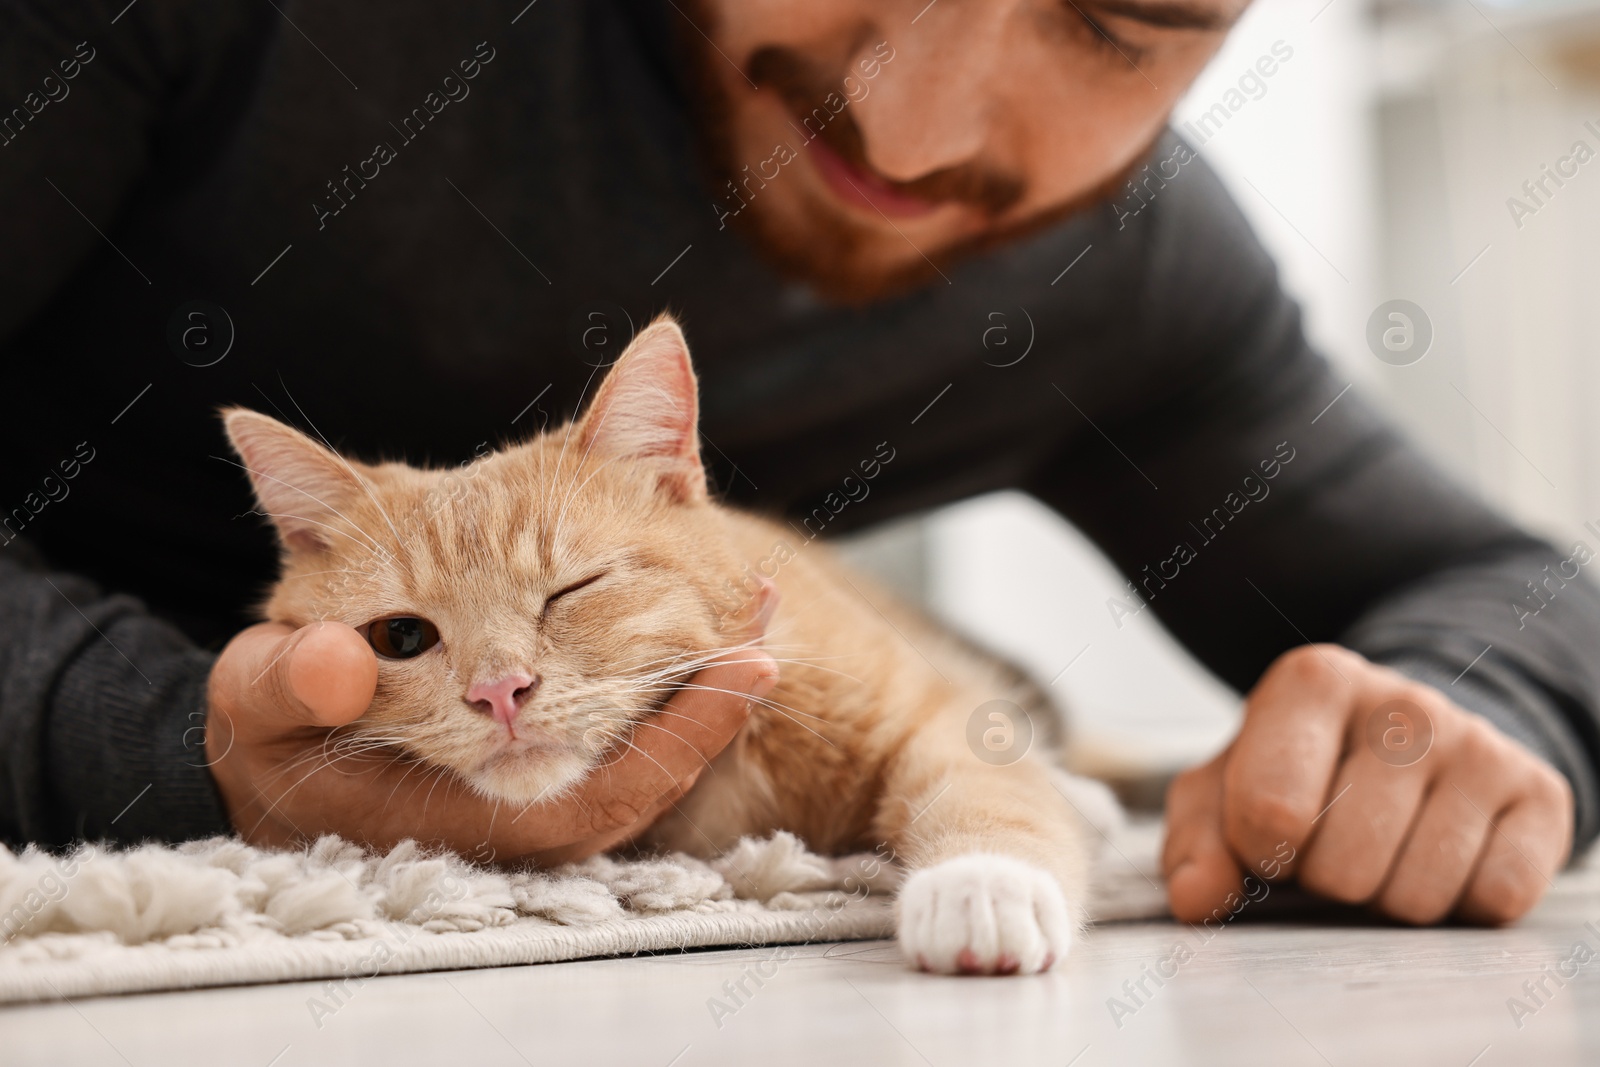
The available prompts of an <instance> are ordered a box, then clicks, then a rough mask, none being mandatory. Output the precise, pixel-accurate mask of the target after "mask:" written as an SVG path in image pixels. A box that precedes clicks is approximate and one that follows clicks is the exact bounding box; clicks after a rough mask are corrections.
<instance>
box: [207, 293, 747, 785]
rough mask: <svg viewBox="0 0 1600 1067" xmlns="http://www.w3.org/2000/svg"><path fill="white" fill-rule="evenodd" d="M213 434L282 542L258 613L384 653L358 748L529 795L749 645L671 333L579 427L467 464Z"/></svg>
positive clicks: (675, 332)
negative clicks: (399, 754) (275, 574)
mask: <svg viewBox="0 0 1600 1067" xmlns="http://www.w3.org/2000/svg"><path fill="white" fill-rule="evenodd" d="M224 419H225V422H226V426H227V432H228V436H229V437H230V438H231V439H232V441H233V445H234V447H235V449H236V450H237V451H238V453H239V455H240V457H241V459H242V460H243V465H244V466H245V468H246V469H247V470H248V471H249V472H250V479H251V482H252V483H253V485H254V487H255V491H256V497H257V499H258V501H259V503H260V507H261V511H262V512H263V513H264V514H266V515H267V516H268V517H270V518H271V520H272V522H273V523H274V525H275V526H276V527H277V531H278V535H279V540H280V542H281V544H282V548H283V571H282V575H281V577H280V580H279V581H278V583H277V585H276V586H275V587H274V589H273V591H272V594H271V596H270V598H269V600H268V601H267V604H266V607H265V615H266V616H267V618H269V619H272V620H275V621H280V622H285V623H289V624H290V625H294V626H301V625H305V624H307V623H310V622H314V621H320V620H336V621H339V622H343V623H347V624H349V625H350V626H353V627H355V628H356V630H357V631H358V632H360V633H361V634H362V635H364V636H365V637H366V638H367V640H368V641H369V642H370V643H371V645H372V647H373V649H374V651H375V652H376V653H377V654H378V663H379V670H378V689H377V696H376V698H375V699H374V700H373V702H372V706H371V708H370V710H368V712H367V713H366V714H365V715H364V716H362V718H361V720H360V721H359V722H358V723H357V724H355V730H354V736H355V737H356V738H360V739H362V741H361V742H359V743H365V744H373V745H377V744H384V745H390V746H393V747H395V748H400V749H403V750H404V751H406V752H407V753H409V754H410V755H412V756H416V757H420V758H422V759H424V760H427V761H429V762H431V763H434V764H437V765H440V766H443V767H448V768H449V769H451V770H453V771H455V772H456V773H457V774H458V775H459V776H460V777H462V778H463V779H465V780H466V781H468V782H470V783H472V784H473V785H474V786H476V787H477V788H478V789H480V790H481V791H483V792H484V793H485V794H488V795H491V796H494V797H500V798H505V799H507V800H513V801H532V800H534V799H537V798H541V797H545V796H550V795H554V794H556V793H558V792H559V791H561V790H562V789H564V788H567V787H569V786H571V785H572V784H574V783H576V782H578V781H580V780H581V779H582V778H583V777H584V776H585V775H587V774H588V773H589V772H590V771H591V770H593V769H594V768H595V767H596V766H597V765H598V764H599V763H600V762H601V761H602V760H604V759H607V758H610V756H611V755H614V749H615V746H617V745H619V744H624V743H625V740H624V739H625V738H626V737H627V736H628V734H629V731H630V729H631V728H632V726H633V724H634V723H636V722H638V721H639V720H641V719H642V718H644V717H645V716H646V715H647V714H648V713H649V712H650V711H652V710H653V709H654V708H655V707H657V706H658V705H659V703H660V702H661V700H662V699H663V698H664V697H665V696H666V695H667V694H668V692H669V691H670V689H671V687H672V686H673V685H674V684H675V683H676V682H678V681H680V680H682V679H683V678H685V677H686V676H687V675H688V674H689V673H692V670H693V668H694V666H695V665H696V664H697V663H698V662H700V661H702V660H703V659H704V658H705V657H706V656H707V655H709V654H713V653H715V652H716V651H717V650H720V649H723V648H726V647H729V646H730V645H735V644H737V643H738V641H739V637H738V631H739V625H738V621H739V620H738V617H737V615H733V616H730V613H729V610H728V609H729V604H728V597H727V590H729V589H731V588H734V587H735V583H736V582H737V580H738V578H739V576H740V574H741V571H742V569H743V567H744V561H743V560H742V559H741V558H739V557H738V556H737V554H736V552H735V550H734V547H733V545H732V542H731V539H730V538H729V536H728V534H727V525H726V521H725V518H724V516H723V514H722V513H720V512H719V511H718V509H717V507H716V506H715V505H714V504H713V503H712V502H711V501H710V500H709V499H708V494H707V486H706V476H705V472H704V470H703V469H702V467H701V464H700V453H699V435H698V428H697V424H696V423H697V401H696V387H695V376H694V371H693V369H692V367H691V366H690V362H689V353H688V350H687V348H686V347H685V344H684V339H683V334H682V333H681V331H680V330H679V329H678V327H677V325H676V324H675V323H674V322H672V321H671V320H670V319H658V320H657V321H656V322H654V323H652V324H651V325H650V326H649V327H648V328H647V329H645V330H644V331H643V332H642V333H640V334H639V336H638V337H637V338H636V339H635V340H634V342H633V343H632V344H631V345H630V346H629V347H628V349H627V351H625V352H624V353H623V354H622V356H621V357H620V358H619V359H618V360H617V362H616V364H615V365H614V366H613V367H612V368H611V370H610V371H609V372H608V373H607V375H606V377H605V379H604V381H603V382H602V383H601V384H600V386H599V388H598V390H597V391H596V393H595V396H594V400H593V402H592V403H591V404H590V405H589V407H588V409H587V410H586V411H585V412H584V413H583V415H582V416H581V417H579V418H578V419H577V420H575V421H574V422H573V423H571V424H569V425H567V426H563V427H561V428H559V429H555V430H551V431H549V432H547V433H544V434H541V435H539V436H538V437H535V438H534V439H532V440H529V441H527V442H525V443H523V444H520V445H517V446H515V447H510V448H506V449H504V450H501V451H496V452H490V453H488V454H486V455H482V456H480V457H479V458H477V459H476V460H474V461H472V462H471V463H470V464H467V465H465V466H462V467H458V468H450V469H446V470H419V469H417V468H415V467H410V466H406V465H405V464H403V463H381V464H372V465H369V464H366V463H361V462H358V461H356V460H353V459H349V458H346V457H343V456H340V455H338V454H337V453H335V452H333V451H332V450H330V449H329V448H326V447H324V446H323V445H321V444H319V443H317V442H316V441H313V440H312V439H310V438H309V437H307V436H305V435H304V434H302V433H300V432H299V431H298V430H295V429H291V428H290V427H288V426H285V425H284V424H282V423H280V422H278V421H276V420H274V419H271V418H269V417H267V416H265V415H262V414H259V413H257V412H254V411H249V410H246V409H243V408H233V409H230V410H228V411H226V412H224ZM664 722H666V723H668V724H670V720H664ZM655 728H658V729H660V728H666V727H663V726H661V725H659V724H658V725H656V727H655Z"/></svg>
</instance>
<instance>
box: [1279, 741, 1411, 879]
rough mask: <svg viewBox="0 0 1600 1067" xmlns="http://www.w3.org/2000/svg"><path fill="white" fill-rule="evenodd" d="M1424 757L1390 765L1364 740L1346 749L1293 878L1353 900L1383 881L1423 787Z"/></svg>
mask: <svg viewBox="0 0 1600 1067" xmlns="http://www.w3.org/2000/svg"><path fill="white" fill-rule="evenodd" d="M1428 769H1429V768H1428V766H1427V764H1426V762H1425V761H1424V762H1420V763H1416V764H1411V765H1408V766H1395V765H1394V764H1391V763H1387V762H1385V761H1384V760H1383V759H1381V758H1380V757H1379V756H1377V755H1376V754H1375V753H1374V752H1373V751H1372V750H1371V749H1369V748H1368V747H1367V746H1366V745H1361V744H1358V745H1356V746H1355V747H1353V748H1352V749H1351V750H1350V754H1349V755H1348V756H1346V757H1345V759H1344V761H1343V762H1342V763H1341V764H1340V765H1339V769H1338V771H1337V772H1336V773H1335V774H1334V776H1333V779H1332V782H1331V783H1330V788H1331V790H1332V795H1331V796H1330V797H1329V799H1328V801H1325V802H1324V805H1325V806H1324V809H1323V811H1322V812H1321V814H1320V815H1313V818H1314V819H1315V820H1316V822H1315V824H1314V832H1315V836H1314V837H1313V838H1312V839H1311V842H1310V844H1309V845H1308V846H1307V847H1306V849H1305V854H1304V855H1303V856H1301V857H1300V862H1299V864H1298V867H1297V872H1296V877H1297V878H1298V879H1299V881H1300V884H1301V885H1303V886H1305V887H1306V888H1307V889H1309V890H1311V892H1313V893H1316V894H1317V895H1318V896H1324V897H1328V898H1329V899H1331V900H1339V901H1344V902H1345V903H1347V904H1357V903H1361V902H1363V901H1366V900H1370V899H1371V898H1372V897H1373V896H1374V895H1375V894H1376V893H1377V892H1378V890H1379V888H1380V887H1381V886H1382V885H1383V882H1384V879H1385V878H1386V877H1387V876H1388V874H1389V870H1390V867H1391V865H1392V864H1393V862H1394V860H1395V857H1396V856H1397V855H1398V854H1399V852H1400V849H1401V846H1402V845H1403V844H1404V843H1405V841H1406V836H1407V834H1408V832H1409V831H1410V830H1411V827H1412V823H1413V821H1414V819H1415V818H1416V816H1417V812H1418V809H1419V808H1421V806H1422V796H1423V793H1424V792H1425V791H1426V790H1427V787H1428Z"/></svg>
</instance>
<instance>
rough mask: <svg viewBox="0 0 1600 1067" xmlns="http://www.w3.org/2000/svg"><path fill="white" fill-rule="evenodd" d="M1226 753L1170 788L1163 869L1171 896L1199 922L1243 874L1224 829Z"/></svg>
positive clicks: (1176, 910)
mask: <svg viewBox="0 0 1600 1067" xmlns="http://www.w3.org/2000/svg"><path fill="white" fill-rule="evenodd" d="M1226 759H1227V753H1223V754H1222V755H1220V756H1218V757H1217V758H1216V759H1214V760H1212V761H1211V762H1210V763H1207V764H1205V765H1204V766H1201V767H1196V768H1195V769H1194V770H1191V771H1187V772H1185V773H1183V774H1180V775H1179V776H1178V777H1177V778H1175V779H1174V780H1173V782H1172V787H1171V788H1170V789H1168V790H1167V840H1166V844H1165V846H1164V847H1163V848H1162V852H1161V869H1162V871H1163V872H1164V873H1165V874H1166V878H1167V901H1168V903H1169V904H1170V906H1171V907H1172V914H1173V915H1174V916H1176V917H1177V918H1178V919H1179V920H1181V921H1183V922H1191V923H1192V922H1200V921H1201V920H1203V919H1204V918H1206V916H1208V915H1210V914H1211V913H1212V912H1213V911H1215V910H1216V909H1217V908H1225V906H1226V905H1225V901H1226V900H1227V899H1228V894H1229V893H1238V892H1239V891H1240V890H1241V889H1242V888H1243V884H1244V882H1243V873H1242V872H1241V871H1240V870H1239V864H1238V863H1237V862H1236V861H1235V860H1234V858H1233V854H1232V853H1231V852H1230V851H1229V850H1228V842H1227V840H1226V839H1225V838H1224V836H1223V829H1222V765H1223V763H1224V761H1225V760H1226Z"/></svg>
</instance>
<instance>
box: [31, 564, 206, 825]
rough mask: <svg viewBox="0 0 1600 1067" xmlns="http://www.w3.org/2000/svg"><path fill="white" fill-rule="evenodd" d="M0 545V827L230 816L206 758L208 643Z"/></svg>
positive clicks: (130, 601)
mask: <svg viewBox="0 0 1600 1067" xmlns="http://www.w3.org/2000/svg"><path fill="white" fill-rule="evenodd" d="M37 562H38V561H37V558H36V557H34V556H32V555H30V554H28V552H27V549H26V543H25V542H23V541H21V540H17V541H13V542H11V543H10V544H9V545H7V546H6V548H5V549H4V550H0V837H4V838H5V839H6V840H8V841H11V842H19V843H20V842H25V841H32V842H38V843H43V844H62V843H64V842H67V841H71V840H74V839H78V838H90V839H108V840H115V841H136V840H141V839H145V838H159V839H161V840H168V841H175V840H184V839H187V838H193V837H205V836H208V835H211V834H219V833H226V832H228V830H229V824H228V819H227V816H226V814H225V812H224V810H223V807H222V802H221V799H220V797H219V796H218V794H217V791H216V786H215V785H214V783H213V782H212V779H211V772H210V770H209V769H208V768H207V765H206V750H205V734H204V726H205V714H206V682H207V679H208V678H209V677H210V672H211V663H212V657H211V656H209V655H207V654H205V653H202V652H200V651H198V650H197V649H195V648H193V647H192V646H191V645H190V644H189V642H188V641H187V640H186V639H185V638H184V637H183V635H181V634H180V633H178V631H177V630H176V629H174V628H173V627H171V626H169V625H167V624H166V623H164V622H162V621H161V620H159V619H156V618H152V617H151V616H150V615H149V614H147V613H146V612H145V611H144V609H143V607H142V605H140V603H139V602H138V601H137V600H135V599H134V598H132V597H128V596H121V595H107V594H105V593H103V592H102V591H100V590H99V589H97V588H95V586H94V585H93V584H92V583H90V582H88V581H85V580H84V579H82V578H77V577H74V576H73V575H70V574H60V573H51V572H49V571H47V570H45V569H43V568H42V567H39V566H36V565H32V564H37Z"/></svg>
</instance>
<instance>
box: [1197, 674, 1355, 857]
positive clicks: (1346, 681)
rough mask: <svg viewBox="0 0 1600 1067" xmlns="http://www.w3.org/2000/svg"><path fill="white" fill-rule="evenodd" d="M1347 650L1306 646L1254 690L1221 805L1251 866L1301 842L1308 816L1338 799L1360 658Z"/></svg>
mask: <svg viewBox="0 0 1600 1067" xmlns="http://www.w3.org/2000/svg"><path fill="white" fill-rule="evenodd" d="M1347 657H1350V653H1348V652H1345V651H1344V650H1343V649H1339V648H1333V647H1330V646H1326V645H1306V646H1302V647H1300V648H1297V649H1294V650H1292V651H1290V652H1286V653H1284V654H1283V655H1282V656H1280V657H1279V658H1278V659H1277V661H1276V662H1274V663H1273V665H1272V666H1271V667H1269V668H1268V669H1267V672H1266V673H1265V674H1264V675H1262V677H1261V681H1260V682H1259V683H1258V684H1257V685H1256V688H1255V689H1254V690H1252V691H1251V693H1250V697H1249V699H1248V701H1247V702H1246V706H1245V718H1244V724H1243V725H1242V726H1241V727H1240V728H1239V736H1238V737H1237V738H1235V739H1234V742H1233V745H1232V746H1231V748H1230V755H1229V758H1228V762H1227V766H1226V768H1225V769H1224V776H1223V812H1222V814H1223V826H1224V830H1225V833H1226V835H1227V839H1228V844H1229V845H1230V846H1231V847H1232V848H1233V853H1234V855H1235V856H1237V857H1238V859H1239V860H1240V862H1242V863H1243V864H1244V865H1245V866H1246V867H1251V868H1254V867H1255V866H1256V864H1258V863H1261V862H1264V861H1267V860H1269V858H1270V857H1273V856H1274V855H1276V854H1277V852H1278V850H1279V849H1280V848H1281V847H1283V846H1285V845H1287V847H1288V848H1290V849H1293V850H1294V851H1295V852H1296V853H1298V852H1300V851H1301V850H1302V849H1304V847H1305V843H1306V840H1307V838H1309V837H1310V834H1311V830H1312V824H1311V820H1312V819H1314V818H1316V817H1317V814H1318V813H1319V812H1320V811H1322V809H1323V808H1324V807H1325V806H1326V805H1327V803H1328V801H1329V800H1331V799H1333V798H1332V796H1331V795H1330V790H1329V787H1330V784H1331V782H1332V780H1333V773H1334V770H1335V769H1336V768H1337V767H1338V765H1339V760H1340V757H1341V756H1342V755H1343V752H1344V744H1345V735H1346V724H1347V723H1348V721H1349V718H1350V709H1351V707H1352V706H1353V705H1354V704H1355V703H1356V701H1357V696H1358V694H1357V689H1356V686H1355V684H1354V681H1355V678H1356V676H1357V673H1358V671H1357V668H1358V667H1359V666H1361V664H1359V663H1352V662H1351V658H1353V657H1351V658H1347ZM1340 660H1343V662H1344V668H1343V669H1342V670H1341V668H1340V665H1339V661H1340Z"/></svg>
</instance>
